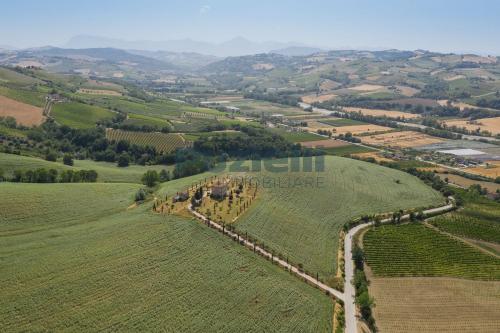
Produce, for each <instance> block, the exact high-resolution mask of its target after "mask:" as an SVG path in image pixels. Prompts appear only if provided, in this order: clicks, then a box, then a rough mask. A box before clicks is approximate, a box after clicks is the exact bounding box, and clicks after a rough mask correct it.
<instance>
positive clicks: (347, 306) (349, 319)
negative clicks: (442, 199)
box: [344, 197, 455, 333]
mask: <svg viewBox="0 0 500 333" xmlns="http://www.w3.org/2000/svg"><path fill="white" fill-rule="evenodd" d="M448 199H450V202H451V203H450V204H448V205H445V206H442V207H437V208H432V209H428V210H425V211H424V212H423V213H424V215H435V214H440V213H445V212H448V211H450V210H452V209H453V208H454V202H455V200H454V199H453V198H452V197H449V198H448ZM409 219H410V215H409V214H406V215H403V216H401V220H409ZM390 222H391V219H390V218H387V219H385V220H382V221H381V223H390ZM373 224H374V222H373V221H372V222H367V223H363V224H360V225H357V226H355V227H354V228H352V229H350V230H349V232H348V233H347V234H346V235H345V238H344V257H345V283H344V311H345V333H357V332H358V327H357V319H356V304H355V296H356V291H355V290H354V286H353V284H352V283H351V282H352V280H353V278H354V261H353V260H352V238H353V237H354V235H356V234H357V233H358V232H359V231H360V230H361V229H364V228H366V227H369V226H371V225H373Z"/></svg>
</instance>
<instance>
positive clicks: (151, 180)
mask: <svg viewBox="0 0 500 333" xmlns="http://www.w3.org/2000/svg"><path fill="white" fill-rule="evenodd" d="M141 180H142V183H143V184H144V185H146V186H148V187H153V186H155V185H156V183H157V182H158V181H159V180H160V177H159V176H158V172H156V171H155V170H148V171H146V173H145V174H144V175H143V176H142V179H141Z"/></svg>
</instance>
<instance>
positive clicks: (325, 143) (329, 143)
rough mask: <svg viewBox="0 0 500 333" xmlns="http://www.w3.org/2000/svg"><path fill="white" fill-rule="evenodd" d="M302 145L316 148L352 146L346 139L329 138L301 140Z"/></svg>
mask: <svg viewBox="0 0 500 333" xmlns="http://www.w3.org/2000/svg"><path fill="white" fill-rule="evenodd" d="M301 145H302V146H304V147H308V148H315V147H322V148H332V147H344V146H350V145H351V144H350V143H347V142H345V141H339V140H334V139H327V140H318V141H306V142H301Z"/></svg>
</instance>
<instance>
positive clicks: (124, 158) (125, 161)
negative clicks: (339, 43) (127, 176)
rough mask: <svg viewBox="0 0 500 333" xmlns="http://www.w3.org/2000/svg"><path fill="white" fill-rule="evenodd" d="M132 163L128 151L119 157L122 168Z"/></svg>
mask: <svg viewBox="0 0 500 333" xmlns="http://www.w3.org/2000/svg"><path fill="white" fill-rule="evenodd" d="M129 164H130V157H129V156H128V154H127V153H123V154H121V155H120V157H118V166H119V167H121V168H124V167H128V166H129Z"/></svg>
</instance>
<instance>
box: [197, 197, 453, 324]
mask: <svg viewBox="0 0 500 333" xmlns="http://www.w3.org/2000/svg"><path fill="white" fill-rule="evenodd" d="M449 199H450V201H451V202H452V203H450V204H448V205H445V206H442V207H437V208H432V209H428V210H425V211H424V214H426V215H434V214H438V213H443V212H447V211H449V210H451V209H453V207H454V199H453V198H452V197H449ZM188 209H189V211H190V212H191V214H193V215H194V216H195V217H197V218H199V219H200V220H202V221H203V222H204V223H205V224H207V225H209V226H211V227H213V228H215V229H217V230H219V231H221V232H223V233H224V234H225V235H227V236H229V237H231V238H233V239H236V238H237V239H238V240H239V241H240V242H241V244H242V245H244V246H246V247H248V248H249V249H250V250H253V251H254V252H256V253H259V254H260V255H262V256H263V257H266V258H268V259H271V260H272V261H273V262H275V263H277V264H278V265H279V266H281V267H283V268H285V269H286V270H288V271H291V272H293V273H294V274H296V275H297V276H299V277H301V278H303V279H305V280H307V282H309V283H310V284H312V285H314V286H316V287H318V288H319V289H320V290H322V291H324V292H327V293H329V294H330V295H331V296H334V297H335V298H337V299H339V300H342V301H343V302H344V309H345V321H346V327H345V333H357V332H358V329H357V318H356V305H355V303H354V300H355V290H354V286H353V285H352V280H353V278H354V262H353V260H352V238H353V236H354V235H355V234H356V233H357V232H358V231H360V230H361V229H363V228H366V227H368V226H371V225H373V222H367V223H363V224H360V225H358V226H356V227H354V228H352V229H351V230H349V232H348V233H347V234H346V236H345V239H344V255H345V283H344V292H341V291H339V290H336V289H334V288H331V287H329V286H327V285H326V284H324V283H322V282H321V281H319V280H316V278H314V277H312V276H310V275H308V274H306V273H304V272H302V271H301V270H299V268H298V267H295V266H293V265H291V264H289V263H288V262H286V261H285V260H282V259H280V258H277V257H275V256H274V255H272V254H271V253H270V252H268V251H266V250H264V249H263V248H261V247H259V246H258V245H256V244H255V243H253V242H250V241H248V240H246V239H244V238H243V237H241V236H240V235H238V234H237V233H234V232H232V231H229V230H227V229H225V227H224V226H222V225H220V224H219V223H217V222H214V221H212V220H210V219H208V218H207V217H205V216H204V215H203V214H201V213H199V212H197V211H196V210H194V209H193V207H192V205H191V204H189V205H188ZM409 218H410V215H409V214H406V215H403V216H402V217H401V220H408V219H409ZM389 222H391V219H390V218H387V219H385V220H382V221H381V223H389Z"/></svg>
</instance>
